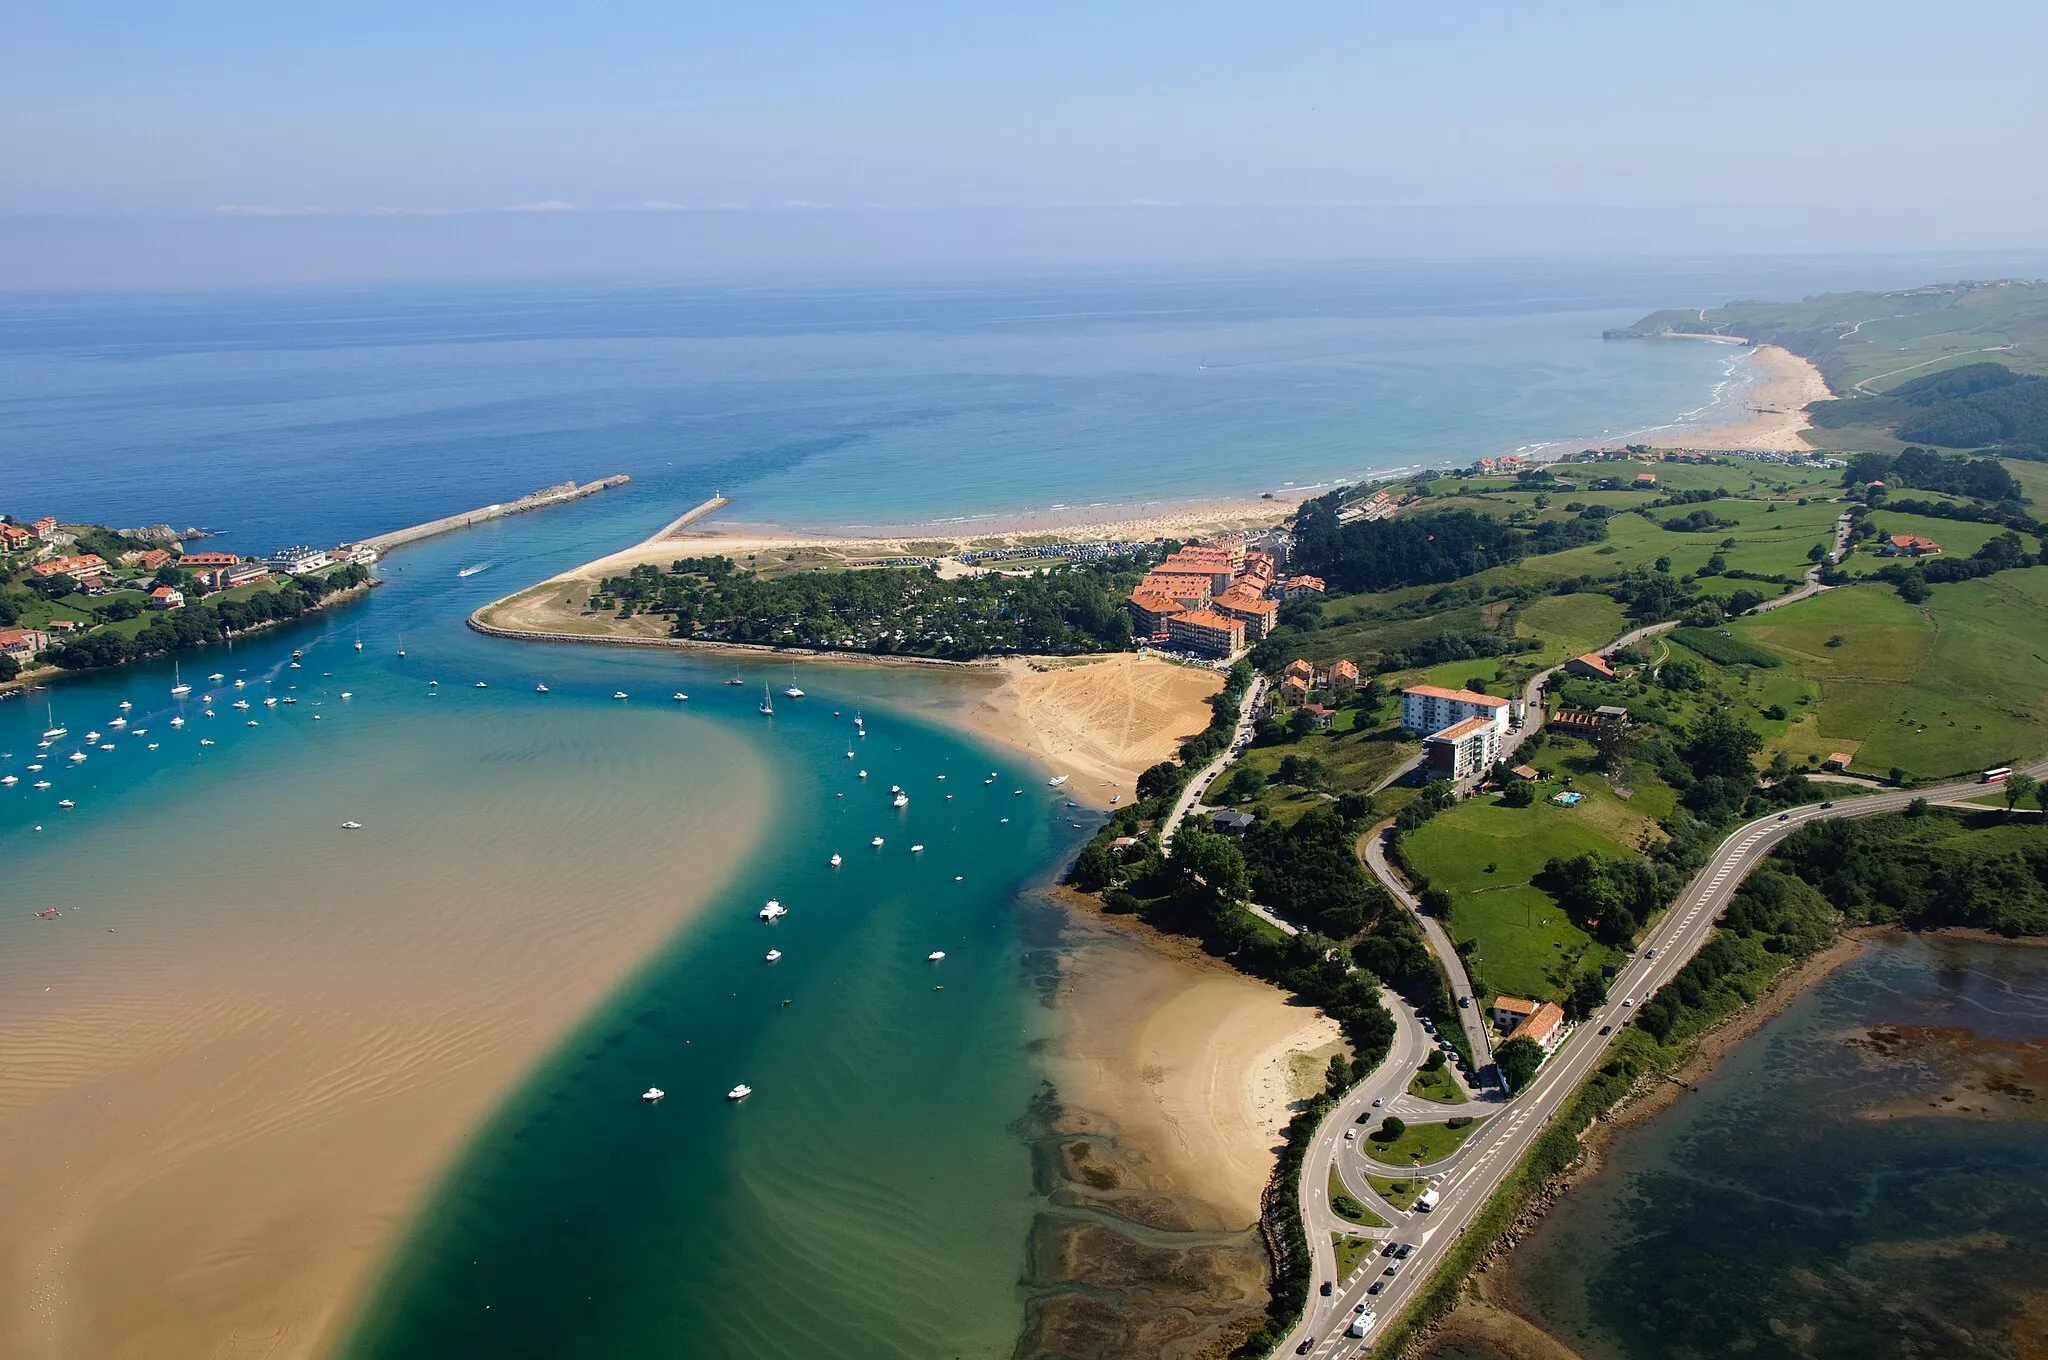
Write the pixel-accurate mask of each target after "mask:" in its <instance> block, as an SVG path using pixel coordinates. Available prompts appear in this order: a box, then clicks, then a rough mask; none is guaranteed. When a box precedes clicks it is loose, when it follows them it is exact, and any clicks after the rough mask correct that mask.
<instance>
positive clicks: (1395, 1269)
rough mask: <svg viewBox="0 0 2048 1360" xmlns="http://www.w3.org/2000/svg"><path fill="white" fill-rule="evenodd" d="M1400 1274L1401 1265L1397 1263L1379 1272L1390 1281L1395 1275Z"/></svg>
mask: <svg viewBox="0 0 2048 1360" xmlns="http://www.w3.org/2000/svg"><path fill="white" fill-rule="evenodd" d="M1400 1273H1401V1263H1400V1262H1399V1261H1394V1262H1392V1263H1390V1264H1389V1265H1388V1266H1387V1268H1386V1269H1385V1270H1383V1271H1381V1272H1380V1274H1382V1275H1384V1276H1386V1277H1387V1278H1388V1279H1390V1280H1391V1279H1393V1278H1394V1277H1395V1276H1396V1275H1399V1274H1400Z"/></svg>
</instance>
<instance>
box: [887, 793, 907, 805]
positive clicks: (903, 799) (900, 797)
mask: <svg viewBox="0 0 2048 1360" xmlns="http://www.w3.org/2000/svg"><path fill="white" fill-rule="evenodd" d="M889 806H891V807H909V806H910V795H909V794H907V793H899V794H897V795H896V796H895V797H894V798H891V799H890V800H889Z"/></svg>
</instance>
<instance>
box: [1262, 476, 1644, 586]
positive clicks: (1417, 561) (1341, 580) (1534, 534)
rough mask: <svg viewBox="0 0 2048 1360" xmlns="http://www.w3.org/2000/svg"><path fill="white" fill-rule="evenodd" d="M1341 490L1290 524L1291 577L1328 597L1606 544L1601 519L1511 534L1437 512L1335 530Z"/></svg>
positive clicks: (1480, 518) (1463, 514) (1499, 526)
mask: <svg viewBox="0 0 2048 1360" xmlns="http://www.w3.org/2000/svg"><path fill="white" fill-rule="evenodd" d="M1343 496H1344V493H1343V491H1342V490H1338V491H1333V492H1331V493H1330V494H1329V495H1327V496H1322V497H1319V498H1318V499H1316V500H1312V501H1309V502H1308V503H1307V504H1305V505H1303V506H1302V508H1301V510H1300V512H1299V513H1298V514H1297V516H1296V519H1295V543H1294V559H1293V563H1292V565H1293V566H1294V568H1295V569H1296V570H1298V571H1303V572H1311V573H1313V574H1315V575H1317V576H1320V577H1322V578H1323V579H1324V580H1325V581H1327V582H1328V583H1329V584H1330V586H1331V587H1332V588H1333V589H1337V590H1346V591H1371V590H1389V589H1392V588H1393V587H1395V586H1415V585H1431V584H1435V583H1438V582H1446V581H1455V580H1457V579H1458V578H1460V577H1463V576H1471V575H1474V574H1476V573H1478V572H1482V571H1485V570H1487V569H1488V568H1490V567H1497V566H1503V565H1506V564H1507V563H1510V562H1519V561H1521V560H1522V558H1524V557H1527V556H1531V555H1533V554H1538V553H1551V552H1561V551H1563V550H1564V549H1566V548H1572V547H1577V546H1578V545H1579V544H1582V543H1593V542H1597V541H1598V540H1600V539H1602V538H1605V537H1606V536H1607V517H1606V515H1605V514H1604V513H1603V514H1598V515H1595V514H1592V513H1590V512H1588V513H1582V514H1581V515H1579V517H1578V518H1576V519H1570V520H1558V521H1545V522H1543V523H1540V524H1536V525H1534V526H1532V527H1530V528H1526V529H1523V528H1515V527H1512V526H1510V525H1507V524H1504V523H1502V522H1501V521H1500V520H1498V519H1496V518H1494V517H1493V516H1491V515H1481V514H1475V513H1474V512H1473V511H1470V510H1436V511H1430V512H1426V513H1422V514H1407V515H1402V516H1400V517H1399V518H1398V519H1385V520H1359V521H1357V522H1355V523H1351V524H1339V523H1338V522H1337V511H1338V508H1339V507H1340V506H1341V505H1342V504H1343Z"/></svg>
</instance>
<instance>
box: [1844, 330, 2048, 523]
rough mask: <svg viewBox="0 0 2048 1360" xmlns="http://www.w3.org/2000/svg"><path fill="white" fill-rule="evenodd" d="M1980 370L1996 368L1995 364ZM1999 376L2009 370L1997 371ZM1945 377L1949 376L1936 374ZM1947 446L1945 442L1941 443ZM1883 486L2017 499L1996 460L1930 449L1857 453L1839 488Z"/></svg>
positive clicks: (2013, 482) (2017, 492) (2013, 483)
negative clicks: (1879, 483) (1999, 373)
mask: <svg viewBox="0 0 2048 1360" xmlns="http://www.w3.org/2000/svg"><path fill="white" fill-rule="evenodd" d="M1980 367H1985V368H1999V365H1997V364H1984V365H1980ZM2000 371H2001V372H2009V371H2010V370H2006V369H2002V368H2001V369H2000ZM1936 376H1937V377H1947V376H1948V374H1945V373H1944V374H1937V375H1936ZM1943 442H1946V441H1943ZM1869 482H1884V483H1885V484H1886V485H1887V486H1888V487H1901V486H1905V487H1912V488H1914V489H1915V490H1919V491H1940V492H1943V493H1945V494H1947V495H1951V496H1970V497H1973V498H1974V499H1977V500H1986V501H2016V500H2019V499H2020V484H2019V482H2018V480H2017V479H2015V478H2014V477H2013V475H2012V473H2010V472H2008V471H2007V470H2006V469H2005V467H2004V465H2002V464H2001V463H1999V461H1998V460H1997V459H1995V458H1966V457H1964V456H1962V455H1961V454H1954V453H1936V452H1935V451H1934V450H1932V449H1923V448H1909V449H1905V450H1903V451H1902V452H1899V453H1859V454H1857V455H1856V456H1855V457H1854V458H1851V459H1850V460H1849V466H1848V468H1847V470H1845V471H1844V472H1843V473H1842V485H1843V486H1846V487H1858V486H1863V485H1865V484H1867V483H1869Z"/></svg>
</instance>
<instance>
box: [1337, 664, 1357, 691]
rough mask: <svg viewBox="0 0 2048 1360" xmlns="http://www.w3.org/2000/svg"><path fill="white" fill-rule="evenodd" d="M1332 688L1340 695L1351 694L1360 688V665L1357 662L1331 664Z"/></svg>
mask: <svg viewBox="0 0 2048 1360" xmlns="http://www.w3.org/2000/svg"><path fill="white" fill-rule="evenodd" d="M1330 688H1331V689H1333V690H1335V691H1336V692H1337V693H1339V694H1349V693H1350V692H1351V691H1352V690H1354V689H1357V688H1358V663H1357V662H1355V661H1348V660H1347V661H1333V662H1331V663H1330Z"/></svg>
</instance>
